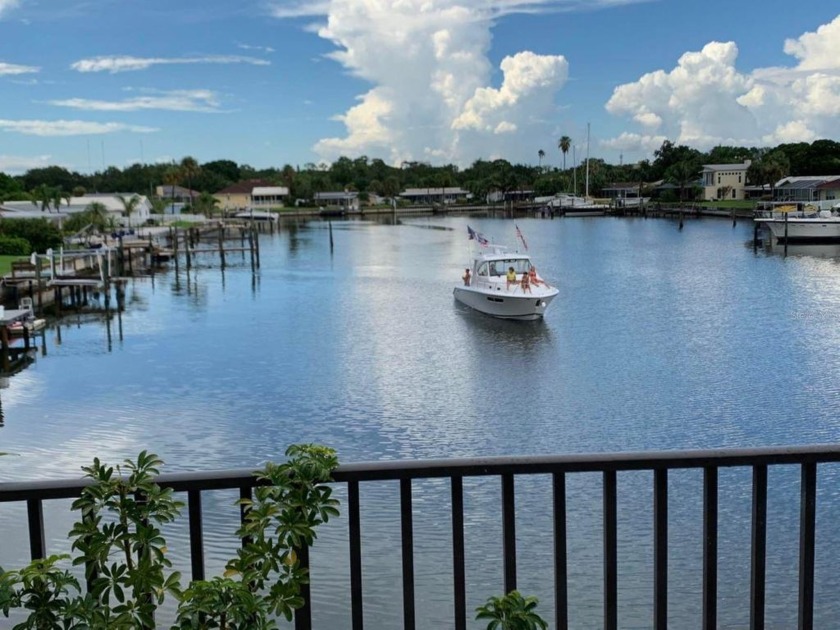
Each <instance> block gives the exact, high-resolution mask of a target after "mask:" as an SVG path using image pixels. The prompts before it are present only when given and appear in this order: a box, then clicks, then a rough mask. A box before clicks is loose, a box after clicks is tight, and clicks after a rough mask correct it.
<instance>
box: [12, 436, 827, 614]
mask: <svg viewBox="0 0 840 630" xmlns="http://www.w3.org/2000/svg"><path fill="white" fill-rule="evenodd" d="M828 462H840V446H829V445H825V446H824V445H818V446H797V447H787V448H756V449H725V450H707V451H670V452H641V453H620V454H582V455H568V456H546V457H489V458H475V459H446V460H425V461H422V460H417V461H388V462H376V463H358V464H347V465H344V466H341V467H340V468H338V470H337V471H336V472H335V475H334V478H335V482H336V484H346V487H347V505H346V513H347V518H348V525H349V527H348V530H349V555H350V558H349V560H350V593H351V602H350V610H351V619H352V627H353V629H354V630H362V628H363V623H364V621H363V601H364V589H363V583H362V544H361V504H360V500H359V484H360V483H363V482H370V481H385V480H394V481H399V483H400V530H401V551H402V589H403V593H402V595H403V625H404V628H406V629H407V630H413V629H414V628H415V600H414V526H413V511H412V481H413V480H415V479H430V478H449V479H450V484H451V519H452V573H453V577H454V592H453V598H454V620H453V626H454V628H456V630H464V629H465V628H466V623H467V607H466V578H465V575H466V572H465V543H464V487H463V480H464V478H465V477H478V476H496V477H499V478H501V522H502V537H503V541H502V542H503V547H502V555H503V558H502V562H503V575H504V588H505V592H509V591H510V590H513V589H515V588H516V585H517V570H516V559H517V553H516V529H515V526H516V520H515V516H516V495H515V479H516V477H517V476H522V475H536V474H540V475H546V474H547V475H550V476H551V479H552V501H553V535H554V562H553V568H554V599H555V613H556V627H557V628H558V629H566V628H568V573H567V512H566V479H567V475H569V474H574V473H582V472H589V473H593V472H594V473H600V474H601V475H602V478H603V522H604V527H603V556H604V572H603V586H604V604H603V605H604V627H605V628H606V629H607V630H614V629H615V628H617V626H618V612H619V611H618V544H617V540H618V536H617V529H618V528H617V513H618V510H617V500H618V496H617V495H618V493H617V483H616V475H617V473H618V472H620V471H652V472H653V535H654V540H653V572H654V581H653V591H654V592H653V619H652V626H653V627H654V628H657V629H660V630H664V629H665V628H666V627H667V611H668V473H669V471H670V470H681V469H702V471H703V493H702V498H703V538H704V541H703V565H702V571H703V577H702V590H703V594H702V628H704V629H705V630H712V629H714V628H716V627H717V616H718V615H717V601H718V575H717V571H718V559H717V554H718V471H719V469H721V468H730V467H748V468H751V469H752V516H751V519H752V527H751V571H750V603H749V606H750V627H751V628H753V629H760V628H763V627H764V625H765V624H764V614H765V581H766V580H765V577H766V576H765V572H766V544H767V470H768V467H769V466H775V465H796V466H799V467H800V478H801V486H800V509H799V511H800V516H799V525H800V527H799V602H798V626H799V628H800V629H802V630H808V629H810V628H812V627H813V620H814V550H815V527H816V488H817V466H818V464H822V463H828ZM158 481H159V483H160V484H161V485H162V486H165V487H169V488H172V489H173V490H174V491H176V492H186V493H187V503H188V513H189V536H190V558H191V567H192V578H193V579H203V578H204V549H203V528H202V519H201V496H202V492H206V491H211V490H225V489H239V492H240V497H243V498H245V497H250V496H251V491H252V489H253V487H254V486H255V485H256V480H255V478H254V477H253V475H252V473H251V471H250V470H231V471H221V472H209V473H183V474H169V475H163V476H161V477H160V478H159V479H158ZM84 486H85V482H84V481H81V480H74V481H36V482H27V483H2V484H0V503H3V502H26V504H27V512H28V526H29V542H30V555H31V557H32V558H33V559H34V558H40V557H44V556H45V555H46V545H45V542H44V515H43V502H44V501H48V500H53V499H66V498H73V497H77V496H79V494H80V492H81V490H82V488H83V487H84ZM299 557H300V559H301V562H302V563H303V564H304V565H305V566H308V562H309V554H308V550H303V553H301V554H300V556H299ZM304 596H305V599H306V602H307V604H306V605H305V606H304V607H303V608H302V609H300V610H299V611H298V613H297V614H296V616H295V628H296V629H297V630H301V629H308V628H310V627H311V610H310V607H309V589H308V587H307V588H306V589H305V592H304Z"/></svg>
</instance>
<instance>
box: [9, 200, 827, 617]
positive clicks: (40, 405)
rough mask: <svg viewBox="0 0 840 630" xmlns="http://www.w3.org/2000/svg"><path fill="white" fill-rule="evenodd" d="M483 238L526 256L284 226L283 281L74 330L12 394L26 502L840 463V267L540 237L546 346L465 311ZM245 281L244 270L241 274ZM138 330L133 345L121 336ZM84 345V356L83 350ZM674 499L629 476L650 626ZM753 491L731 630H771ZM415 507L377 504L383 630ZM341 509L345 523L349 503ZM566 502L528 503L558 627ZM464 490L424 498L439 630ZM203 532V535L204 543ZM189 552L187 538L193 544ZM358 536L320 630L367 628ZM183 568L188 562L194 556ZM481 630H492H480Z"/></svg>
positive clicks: (55, 516)
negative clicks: (138, 464) (324, 479)
mask: <svg viewBox="0 0 840 630" xmlns="http://www.w3.org/2000/svg"><path fill="white" fill-rule="evenodd" d="M467 224H469V225H470V226H471V227H473V228H475V229H477V230H479V231H481V232H484V233H485V234H486V235H488V236H490V237H492V238H494V239H495V240H496V241H499V242H506V243H508V244H510V245H515V242H514V240H515V237H514V223H513V221H510V220H505V219H501V218H493V217H487V216H471V217H447V218H439V217H412V218H404V219H400V220H399V221H398V222H397V224H396V225H395V224H393V221H392V220H390V219H387V220H383V221H381V222H368V221H347V222H333V224H332V225H333V239H334V242H335V249H334V252H333V253H332V254H331V252H330V245H329V231H328V225H327V224H326V223H324V222H321V221H319V220H311V221H298V222H288V223H283V224H282V228H281V231H280V233H279V234H277V235H274V236H270V235H264V236H263V237H262V240H261V250H262V269H261V270H260V271H259V274H258V275H257V277H252V275H251V272H250V268H249V266H248V262H247V260H244V259H239V260H236V259H234V261H233V265H232V266H231V267H229V268H228V269H227V270H226V271H225V272H224V273H222V272H221V271H220V269H219V268H218V261H217V259H215V258H208V259H207V260H206V261H205V266H201V267H199V268H198V269H194V270H193V272H192V273H191V274H190V276H189V277H188V276H187V275H186V274H185V273H184V270H183V269H182V270H181V275H180V277H177V278H176V277H175V273H174V268H173V269H171V270H170V271H169V272H166V273H162V274H159V275H157V276H156V277H155V279H154V281H152V280H150V279H138V280H137V281H135V282H134V283H133V284H131V285H130V287H129V291H128V300H129V303H128V307H127V310H126V312H125V313H124V314H123V316H122V321H121V324H120V323H119V322H117V321H116V320H115V321H114V322H112V325H111V329H110V336H109V332H108V329H107V328H106V325H105V324H104V323H103V322H101V321H89V320H79V321H77V320H76V319H74V318H73V317H70V318H68V319H65V320H64V322H63V323H62V325H61V327H60V330H57V329H55V328H52V329H50V330H49V331H48V332H47V334H46V345H47V355H46V356H39V357H38V359H37V361H36V362H35V363H34V364H33V365H32V366H31V367H29V368H28V369H27V370H25V371H24V372H22V373H21V374H19V375H16V376H15V377H13V378H12V379H10V381H9V384H8V388H7V389H3V390H2V391H0V402H2V411H3V414H4V419H5V426H3V427H2V428H0V450H2V451H10V452H13V453H16V454H17V456H15V457H4V458H2V459H0V481H3V480H12V479H16V480H17V479H35V478H57V477H70V476H76V475H77V474H78V472H79V467H80V466H82V465H85V464H88V463H90V461H91V460H92V459H93V457H94V456H98V457H100V458H102V459H103V460H105V461H109V462H117V461H118V460H121V459H123V458H125V457H131V456H134V455H135V454H136V453H138V452H139V451H140V450H142V449H148V450H150V451H153V452H155V453H157V454H159V455H160V456H161V457H162V458H163V459H164V460H165V461H166V463H167V465H166V470H168V471H182V470H209V469H219V468H231V467H256V466H258V465H259V464H260V463H261V462H264V461H266V460H277V459H280V458H282V454H283V451H284V450H285V448H286V446H287V445H288V444H290V443H295V442H319V443H323V444H327V445H330V446H333V447H335V448H336V449H337V450H338V453H339V456H340V459H341V461H342V462H351V461H364V460H382V459H414V458H432V457H468V456H482V455H525V454H556V453H572V452H603V451H628V450H643V449H688V448H711V447H727V446H729V447H734V446H769V445H785V444H805V443H818V442H833V441H836V439H837V436H838V426H840V420H838V419H839V418H840V414H838V412H840V396H838V392H839V391H840V332H837V331H838V330H840V329H838V324H837V322H838V316H840V266H838V260H840V259H837V258H831V257H830V256H832V255H836V254H837V253H838V252H836V251H834V249H833V248H822V249H819V250H810V251H809V252H808V254H807V255H799V252H797V251H794V250H793V249H792V250H791V252H790V253H791V255H790V256H788V257H787V258H784V257H782V256H780V255H776V254H774V253H772V252H766V251H759V252H758V253H757V254H755V253H754V252H753V249H752V246H751V244H750V240H751V237H752V226H751V225H748V224H746V223H740V224H739V225H738V226H737V227H734V228H733V226H732V224H731V222H729V221H727V220H713V219H708V220H699V221H688V222H687V223H686V225H685V228H684V229H683V230H682V231H679V230H678V229H677V225H676V223H674V222H672V221H667V220H643V219H612V218H580V219H578V218H566V219H556V220H553V221H551V220H534V219H519V220H517V224H518V225H519V227H520V229H521V230H522V232H523V233H524V235H525V237H526V239H527V241H528V244H529V246H530V251H531V253H532V254H533V256H534V259H535V262H536V264H537V265H538V266H539V268H540V272H541V274H542V275H544V276H545V277H546V278H548V279H549V280H551V281H553V284H556V285H557V286H559V288H560V295H559V297H558V298H557V299H556V300H555V301H554V303H553V304H552V306H551V308H550V309H549V311H548V313H547V316H546V318H545V320H544V321H540V322H505V321H497V320H494V319H490V318H488V317H485V316H483V315H480V314H477V313H474V312H472V311H469V310H467V309H465V308H463V307H461V306H460V305H458V304H457V303H455V302H454V300H453V298H452V287H453V286H454V283H455V282H458V281H459V279H460V276H461V274H462V273H463V268H464V267H465V266H466V264H467V262H468V258H469V241H468V240H467V228H466V226H467ZM230 262H231V261H230V260H229V263H230ZM120 327H121V331H120ZM59 333H60V342H59ZM820 471H821V473H820V474H821V476H820V482H819V488H818V492H819V496H818V501H819V503H818V506H819V510H818V522H817V527H818V532H817V611H816V615H817V619H818V620H822V624H821V626H822V627H826V624H827V623H828V620H831V619H836V618H837V614H838V612H840V604H839V603H838V602H837V600H836V597H834V596H833V594H834V593H836V590H837V588H838V587H840V577H838V576H837V575H836V572H834V571H833V570H832V566H831V565H832V563H833V562H835V561H836V549H837V548H838V544H840V526H838V525H837V523H840V499H838V489H840V485H838V483H839V482H840V479H839V478H838V474H837V469H836V468H834V467H830V466H829V467H824V468H821V469H820ZM498 488H499V484H498V481H497V480H492V481H490V480H488V481H482V480H469V481H468V482H467V483H466V492H467V497H466V510H467V514H466V521H467V524H466V527H467V547H468V552H467V562H468V567H467V579H468V582H469V590H468V606H469V609H470V610H471V609H472V608H474V607H475V606H477V605H479V604H480V603H482V602H483V601H484V600H485V599H486V597H487V596H489V595H491V594H498V593H499V592H500V591H501V589H502V577H501V576H502V572H501V560H500V548H501V524H500V519H499V514H498V512H499V505H498V500H497V493H498ZM651 488H652V476H651V475H648V474H643V473H628V474H622V475H619V549H620V551H619V554H620V568H619V598H620V599H619V610H620V624H621V627H624V628H645V627H649V626H650V619H651V610H652V595H651V589H652V582H653V574H652V566H651V562H652V561H651V558H652V551H651V549H652V492H651ZM701 489H702V479H701V475H700V473H694V472H687V473H676V474H673V475H672V476H671V480H670V490H671V497H670V500H671V513H670V519H671V532H670V541H669V544H670V549H671V551H670V553H671V558H670V560H669V567H670V569H671V578H670V580H671V581H670V592H669V596H670V615H671V619H672V622H673V624H674V625H675V627H696V626H698V625H699V622H700V621H699V620H700V611H701V600H700V592H701V591H700V586H701V572H700V571H699V566H700V559H701V553H702V549H701V545H700V541H701V536H702V522H701V498H702V494H701ZM750 490H751V487H750V477H749V473H748V471H722V472H721V499H720V501H721V504H720V514H721V519H720V520H721V534H720V535H721V540H720V563H721V564H720V591H719V592H720V626H721V627H724V628H741V627H746V626H747V625H748V619H749V617H748V602H749V598H748V593H749V508H750ZM798 491H799V477H798V471H797V470H795V469H790V470H788V469H781V470H772V471H771V474H770V498H769V508H770V514H771V516H770V518H769V521H770V522H769V523H768V550H769V557H768V598H767V601H768V610H767V617H768V626H769V627H776V628H786V627H791V626H792V625H795V620H796V597H797V582H796V579H797V573H796V572H797V566H796V565H797V562H796V558H797V552H798ZM568 492H569V513H570V523H569V536H570V538H569V553H570V573H571V584H570V603H571V611H570V616H571V623H572V626H573V627H575V628H595V627H599V626H600V625H601V623H602V609H601V593H602V591H601V570H602V565H601V555H600V553H601V548H600V535H601V494H600V478H599V477H597V476H587V475H581V476H579V477H574V478H572V479H571V480H570V482H569V491H568ZM398 493H399V490H398V486H396V485H394V484H374V485H372V486H370V487H367V488H363V492H362V500H363V518H362V528H363V545H364V550H363V551H364V556H365V560H364V563H365V564H364V571H365V575H364V580H365V584H364V585H365V590H366V592H367V593H369V594H370V595H371V598H370V600H369V602H368V603H366V611H365V614H366V619H365V621H366V627H370V628H374V629H378V628H379V629H390V628H395V627H400V626H401V620H402V611H401V604H400V601H401V599H400V597H401V596H400V593H401V586H400V579H399V575H400V560H399V553H398V550H399V514H398V510H397V509H395V506H396V505H397V499H398ZM340 498H341V497H340ZM549 498H550V487H549V483H548V480H547V479H543V478H539V479H533V480H521V481H518V482H517V501H518V507H519V514H518V517H517V518H518V522H517V526H518V531H517V534H518V537H519V545H518V547H519V551H520V558H519V572H520V589H521V590H523V591H525V592H527V593H530V594H536V595H538V596H539V597H540V599H541V604H540V610H542V611H543V613H544V614H545V616H546V617H547V618H549V619H550V620H553V604H552V601H551V588H552V583H551V572H550V567H551V548H552V541H551V537H550V528H549V521H548V520H547V519H548V516H549V514H550V501H549ZM234 500H235V496H233V495H227V494H220V495H219V496H213V497H208V498H206V499H205V501H206V507H205V518H206V519H207V524H206V529H207V531H206V534H205V536H206V541H205V542H206V545H207V548H208V555H209V567H208V568H209V569H210V571H212V570H218V569H219V568H220V567H221V566H223V564H224V559H225V558H226V557H227V556H228V555H229V554H230V553H232V549H233V548H234V546H235V541H234V540H233V537H232V535H231V533H232V532H233V530H234V529H235V519H236V511H235V509H234V508H232V503H233V501H234ZM66 507H67V504H66V503H64V502H61V504H59V505H50V506H48V508H47V512H48V518H49V519H50V521H49V524H48V530H47V537H48V546H49V549H50V551H56V552H58V551H64V550H66V549H67V547H68V543H67V541H66V532H67V530H68V529H69V526H70V523H71V518H70V517H68V516H67V515H66V514H65V513H64V511H65V510H66ZM24 514H25V512H24V510H23V508H22V507H21V506H8V505H4V506H0V525H1V526H2V529H3V532H4V535H3V543H2V546H0V564H3V565H4V566H11V565H14V564H17V563H22V562H24V561H25V559H26V553H27V552H26V550H27V542H26V541H27V539H26V531H25V528H24V527H21V526H20V524H21V523H22V522H24V521H23V520H21V519H23V517H24ZM448 519H449V512H448V486H447V485H446V484H445V483H439V482H428V483H420V484H417V494H416V498H415V531H416V533H415V537H416V540H415V544H416V549H417V567H416V573H417V608H418V627H430V628H431V627H434V628H445V627H450V626H451V622H450V619H451V595H450V593H451V581H452V577H451V569H450V554H451V551H450V550H451V539H450V529H449V528H450V526H449V520H448ZM184 520H186V519H184ZM170 536H171V538H172V540H173V541H174V542H173V543H172V544H170V547H171V548H173V549H178V548H179V546H180V547H181V548H186V546H185V544H184V536H185V532H184V531H183V528H175V529H173V530H172V531H171V532H170ZM346 536H347V523H346V519H338V520H337V521H336V522H335V523H332V524H330V525H329V526H328V527H327V528H326V529H325V531H324V532H323V534H322V537H321V538H320V539H319V543H318V545H317V546H316V549H315V550H314V552H313V581H314V587H313V589H314V595H313V596H314V599H315V610H314V621H315V624H316V626H317V627H321V628H349V627H350V618H349V605H348V603H347V602H348V601H349V599H348V598H349V567H348V566H347V559H346V558H347V545H346ZM173 553H174V554H175V556H176V561H177V563H178V564H180V565H181V566H182V567H183V568H184V569H187V567H186V566H184V565H185V564H186V563H185V562H184V559H183V555H182V554H181V555H179V552H178V551H174V552H173ZM476 627H477V626H476Z"/></svg>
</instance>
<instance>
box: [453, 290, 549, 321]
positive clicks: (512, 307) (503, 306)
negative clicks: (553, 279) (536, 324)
mask: <svg viewBox="0 0 840 630" xmlns="http://www.w3.org/2000/svg"><path fill="white" fill-rule="evenodd" d="M558 293H559V291H558V290H557V289H554V288H551V289H544V290H541V291H538V292H534V293H532V294H525V295H514V294H512V293H509V292H506V291H488V290H482V289H477V288H473V287H455V290H454V296H455V299H456V300H458V301H459V302H460V303H461V304H465V305H466V306H469V307H470V308H472V309H475V310H476V311H480V312H482V313H484V314H485V315H491V316H493V317H498V318H501V319H517V320H525V321H528V320H534V319H540V318H542V317H543V315H544V314H545V311H546V309H547V308H548V305H549V304H551V302H552V300H554V298H555V297H556V296H557V294H558Z"/></svg>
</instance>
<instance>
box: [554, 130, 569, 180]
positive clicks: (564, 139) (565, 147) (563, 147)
mask: <svg viewBox="0 0 840 630" xmlns="http://www.w3.org/2000/svg"><path fill="white" fill-rule="evenodd" d="M557 148H558V149H560V151H561V152H562V153H563V171H564V172H565V171H566V154H567V153H568V152H569V149H571V148H572V139H571V138H570V137H569V136H561V137H560V140H558V142H557Z"/></svg>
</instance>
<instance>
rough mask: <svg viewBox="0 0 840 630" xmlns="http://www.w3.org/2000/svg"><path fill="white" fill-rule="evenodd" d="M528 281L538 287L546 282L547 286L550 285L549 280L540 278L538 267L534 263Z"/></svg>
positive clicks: (529, 271)
mask: <svg viewBox="0 0 840 630" xmlns="http://www.w3.org/2000/svg"><path fill="white" fill-rule="evenodd" d="M528 281H529V282H530V284H531V286H535V287H538V286H540V285H541V284H544V285H545V286H548V282H546V281H545V280H540V279H539V277H538V276H537V268H536V267H534V266H533V265H532V266H531V268H530V269H529V270H528Z"/></svg>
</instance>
